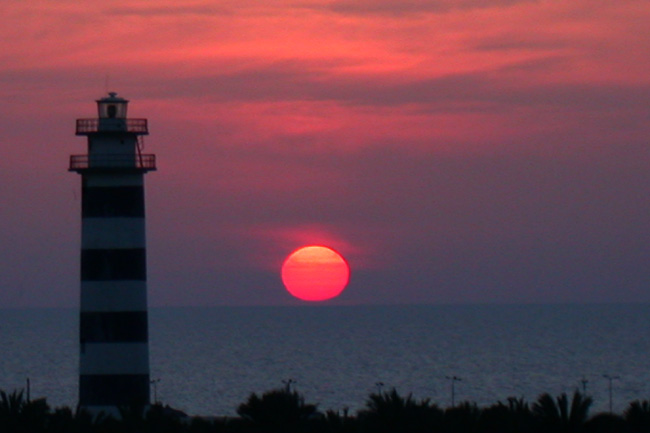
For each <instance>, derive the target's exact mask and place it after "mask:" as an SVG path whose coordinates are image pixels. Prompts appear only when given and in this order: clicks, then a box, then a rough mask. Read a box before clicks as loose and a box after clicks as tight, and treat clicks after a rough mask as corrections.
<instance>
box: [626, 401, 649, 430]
mask: <svg viewBox="0 0 650 433" xmlns="http://www.w3.org/2000/svg"><path fill="white" fill-rule="evenodd" d="M623 417H624V419H625V421H626V422H627V424H628V426H629V427H630V431H632V432H634V433H637V432H650V402H649V401H648V400H636V401H633V402H632V403H630V405H629V406H628V407H627V409H625V412H623Z"/></svg>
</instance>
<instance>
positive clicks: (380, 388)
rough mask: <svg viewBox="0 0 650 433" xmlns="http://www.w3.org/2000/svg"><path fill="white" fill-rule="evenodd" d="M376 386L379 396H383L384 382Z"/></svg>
mask: <svg viewBox="0 0 650 433" xmlns="http://www.w3.org/2000/svg"><path fill="white" fill-rule="evenodd" d="M375 386H376V387H377V394H378V395H381V390H382V389H383V388H384V382H377V383H375Z"/></svg>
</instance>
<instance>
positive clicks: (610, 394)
mask: <svg viewBox="0 0 650 433" xmlns="http://www.w3.org/2000/svg"><path fill="white" fill-rule="evenodd" d="M603 377H604V378H605V379H607V380H608V381H609V413H612V381H613V380H618V379H620V378H621V377H620V376H610V375H609V374H603Z"/></svg>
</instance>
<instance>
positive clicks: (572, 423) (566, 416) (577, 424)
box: [532, 391, 593, 433]
mask: <svg viewBox="0 0 650 433" xmlns="http://www.w3.org/2000/svg"><path fill="white" fill-rule="evenodd" d="M592 402H593V400H592V398H591V397H585V396H584V395H582V394H581V393H580V392H579V391H575V392H574V393H573V398H572V399H571V404H570V405H569V398H568V397H567V395H566V393H562V394H561V395H560V396H559V397H557V398H556V399H553V397H551V395H550V394H548V393H545V394H542V395H540V396H539V398H538V399H537V401H536V402H535V403H533V407H532V410H533V415H534V416H535V417H536V418H537V419H538V421H539V423H540V424H541V425H542V426H543V427H544V428H546V429H550V430H549V431H554V432H557V433H571V432H578V431H580V429H581V428H582V426H583V425H584V423H585V422H586V421H587V418H588V417H589V408H590V407H591V403H592Z"/></svg>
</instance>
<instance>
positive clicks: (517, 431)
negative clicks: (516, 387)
mask: <svg viewBox="0 0 650 433" xmlns="http://www.w3.org/2000/svg"><path fill="white" fill-rule="evenodd" d="M479 424H480V429H479V430H480V431H482V432H483V431H485V432H499V433H525V432H531V431H533V425H534V423H533V414H532V412H531V410H530V406H529V405H528V403H527V402H526V401H525V400H524V399H523V398H515V397H509V398H508V400H507V404H505V403H503V402H500V401H499V402H497V404H495V405H492V406H490V407H487V408H485V409H483V411H482V412H481V419H480V421H479Z"/></svg>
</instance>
